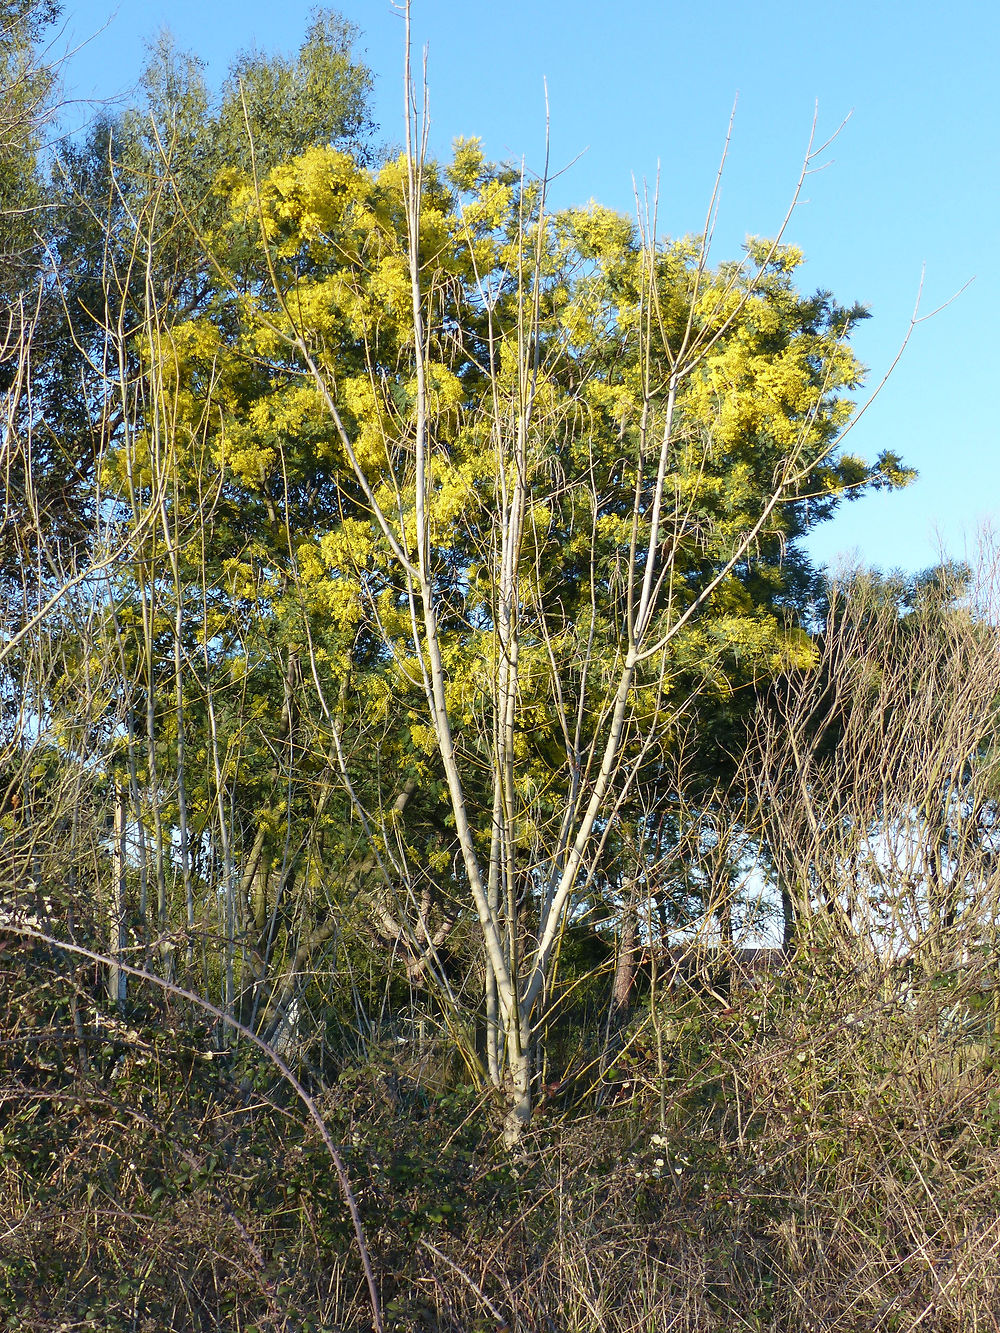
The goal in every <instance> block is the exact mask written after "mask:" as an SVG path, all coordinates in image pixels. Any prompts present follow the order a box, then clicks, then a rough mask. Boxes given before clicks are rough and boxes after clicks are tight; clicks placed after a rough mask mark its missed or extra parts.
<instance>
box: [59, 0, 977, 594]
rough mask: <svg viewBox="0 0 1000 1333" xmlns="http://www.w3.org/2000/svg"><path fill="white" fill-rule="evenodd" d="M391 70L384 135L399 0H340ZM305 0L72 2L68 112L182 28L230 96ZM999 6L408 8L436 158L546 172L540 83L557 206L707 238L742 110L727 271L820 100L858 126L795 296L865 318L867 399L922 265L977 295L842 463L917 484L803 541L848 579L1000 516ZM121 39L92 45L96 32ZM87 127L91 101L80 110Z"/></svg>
mask: <svg viewBox="0 0 1000 1333" xmlns="http://www.w3.org/2000/svg"><path fill="white" fill-rule="evenodd" d="M337 7H338V8H339V9H340V12H341V13H343V14H344V15H345V16H346V17H347V18H349V19H351V20H352V21H353V22H355V23H356V24H357V25H358V27H359V28H360V29H361V38H360V41H359V53H360V54H361V55H362V56H363V57H364V58H365V59H366V61H367V63H368V64H369V65H370V67H371V68H372V70H373V72H374V73H375V75H376V103H375V114H376V118H377V119H378V121H379V123H380V126H381V130H382V135H383V137H384V138H386V139H387V140H390V141H393V140H395V141H398V140H399V138H400V137H401V133H402V91H401V69H402V42H403V23H402V19H401V18H400V17H399V14H398V11H396V10H394V9H393V7H392V6H391V5H390V4H389V3H387V0H343V3H342V4H340V5H339V6H337ZM312 8H313V6H312V5H311V4H310V3H308V2H307V0H282V2H281V3H274V0H268V3H264V2H263V0H241V2H240V3H235V0H199V2H198V3H195V2H194V0H169V2H168V0H145V2H142V0H119V3H118V6H117V10H115V9H114V7H113V4H112V2H111V0H75V2H74V0H66V21H67V27H66V33H65V35H64V38H63V41H64V42H66V41H68V42H69V43H70V44H71V45H74V44H75V43H77V42H80V41H82V40H84V39H85V38H88V37H91V36H92V35H93V34H95V33H96V34H97V35H96V36H93V37H92V40H91V41H89V42H88V43H87V44H86V46H84V48H83V49H82V50H80V51H78V52H77V53H76V54H75V55H74V56H72V58H71V59H70V60H69V61H68V62H67V65H66V70H65V82H66V86H67V92H68V93H69V94H71V95H74V96H77V97H82V98H87V97H96V98H106V97H111V96H114V95H117V94H124V93H127V91H128V89H129V87H130V86H131V85H132V84H133V83H134V82H135V80H136V78H137V75H138V71H139V69H140V67H141V64H142V60H143V42H144V41H145V40H147V39H149V38H151V37H153V36H155V35H156V33H157V32H158V31H159V29H160V28H161V27H164V26H167V27H169V28H170V29H171V30H172V32H173V33H174V35H175V37H176V39H177V41H178V43H179V44H180V45H181V46H182V47H184V48H186V49H190V50H193V51H195V52H197V53H198V54H200V55H201V56H202V57H203V58H204V59H205V60H206V62H207V65H208V74H209V77H210V79H211V80H213V81H216V80H221V78H222V77H223V75H224V74H225V71H226V68H227V66H228V63H229V61H230V60H231V58H232V57H233V56H234V55H235V54H236V53H237V52H238V51H240V50H242V49H245V48H248V47H257V48H260V49H263V50H283V51H286V52H291V51H293V50H294V49H295V48H296V47H297V45H298V44H299V42H300V40H301V37H302V35H303V33H304V30H305V27H306V23H307V20H308V14H309V11H310V10H311V9H312ZM998 15H1000V10H997V9H996V8H995V7H994V6H993V5H992V4H989V3H986V0H954V3H951V4H949V5H942V4H940V3H930V0H908V3H902V2H900V3H888V2H887V0H868V3H861V2H860V0H841V3H839V4H837V5H815V6H814V5H807V4H803V3H801V0H800V2H799V3H791V0H788V2H787V3H782V2H781V0H757V3H756V4H752V5H747V4H746V3H735V2H734V0H716V2H715V3H714V4H712V5H710V6H707V7H706V8H705V9H704V10H703V11H702V12H701V14H699V13H697V12H696V9H695V7H694V6H692V5H691V4H690V3H684V4H681V3H678V0H631V3H624V4H607V3H605V4H596V3H592V2H591V0H535V3H530V2H529V0H508V3H506V4H503V5H501V4H499V3H496V0H490V2H489V3H487V0H464V3H463V2H462V0H414V6H413V22H414V36H415V40H416V42H417V44H418V45H423V44H424V43H426V44H427V46H428V50H429V57H428V58H429V66H428V69H429V83H430V96H431V118H432V135H431V138H432V147H433V148H434V149H435V150H436V151H438V152H440V153H445V152H447V150H448V147H449V145H450V143H451V140H452V138H453V137H454V136H455V135H457V134H466V135H471V134H477V135H480V136H481V137H482V139H483V141H484V145H485V147H486V150H487V151H488V152H489V153H490V154H491V155H493V156H496V157H506V156H512V157H516V158H518V159H520V158H521V157H524V158H526V160H527V162H528V165H529V166H539V165H540V164H541V160H542V155H543V147H544V95H543V80H547V82H548V90H549V102H550V107H551V118H552V148H553V159H554V162H555V164H556V165H557V166H559V165H564V164H568V163H570V162H571V161H572V160H573V159H574V158H576V157H577V155H578V154H581V153H582V154H583V156H582V157H580V159H579V161H577V162H576V163H575V165H573V166H572V167H571V168H570V170H569V171H568V172H567V173H566V174H565V175H564V176H562V177H561V178H560V181H559V183H558V187H557V195H558V198H557V202H560V203H577V202H585V201H586V200H588V199H590V198H596V199H599V200H600V201H601V202H602V203H605V204H608V205H610V206H613V207H617V208H621V209H629V210H631V208H632V207H633V177H635V178H637V179H640V180H641V179H642V178H648V179H650V180H652V179H654V178H655V176H656V174H657V171H658V170H659V174H660V182H661V187H660V189H661V200H662V203H661V209H660V216H661V219H662V225H663V228H664V230H666V231H668V232H670V233H672V234H679V233H683V232H687V231H697V230H699V229H700V227H701V224H702V221H703V218H704V211H705V204H706V200H707V195H708V192H709V190H710V188H711V183H712V179H713V177H714V173H715V169H716V165H717V162H718V158H719V153H720V149H721V146H722V142H723V139H724V135H725V130H726V125H727V122H728V118H729V113H730V108H731V105H732V103H733V100H734V98H736V97H737V96H738V107H737V118H736V128H735V135H734V139H733V146H732V151H731V154H730V159H729V166H728V170H727V174H726V178H725V183H724V186H723V195H722V216H721V222H720V226H719V230H718V233H717V237H718V239H717V241H716V249H715V258H716V259H723V258H726V257H729V256H731V255H733V254H735V253H737V252H738V249H739V246H740V244H741V243H742V241H743V238H744V236H745V235H746V233H748V232H753V233H758V234H772V233H773V232H774V230H775V228H776V227H777V225H778V223H779V221H780V219H781V217H782V215H783V213H784V210H785V207H786V204H787V201H788V198H789V195H790V192H791V189H792V186H793V183H794V180H795V177H796V174H797V171H798V167H799V163H800V161H801V157H802V152H803V149H804V146H805V143H806V140H807V137H808V132H809V127H810V123H811V120H812V116H813V108H814V104H815V103H816V102H818V103H819V114H820V122H819V123H820V131H821V133H822V134H824V135H825V134H829V133H831V132H832V131H833V130H834V129H836V127H837V126H838V124H839V123H840V122H841V120H842V119H843V118H844V117H845V116H846V115H847V114H848V113H852V114H851V119H850V121H849V122H848V124H847V126H846V127H845V129H844V130H843V132H842V134H841V135H840V137H839V138H838V140H837V142H836V144H835V145H834V147H833V148H832V150H831V151H830V153H829V155H828V156H829V158H830V159H831V162H830V165H829V166H828V167H827V168H826V170H824V171H823V172H821V173H819V174H817V175H814V176H813V177H812V178H811V180H810V181H809V183H808V187H807V190H806V192H805V196H806V200H807V202H805V203H804V204H803V205H802V206H801V207H800V208H799V210H798V211H797V213H796V215H795V217H794V219H793V221H792V225H791V227H790V230H789V232H788V239H789V240H791V241H794V242H795V243H797V244H799V245H801V246H802V248H803V249H804V250H805V253H806V257H807V260H808V263H807V265H806V267H805V268H804V269H803V270H802V271H801V272H802V279H801V281H802V283H803V285H805V286H809V287H810V288H815V287H824V288H829V289H830V290H832V291H833V292H834V293H835V294H836V295H837V296H838V297H839V298H840V299H841V300H842V301H844V302H847V301H853V300H858V301H861V302H863V303H865V304H866V305H868V306H869V307H870V308H871V310H872V314H873V318H872V319H871V320H870V321H869V322H868V324H867V325H866V326H865V327H864V328H863V329H862V330H861V331H860V333H859V335H858V337H857V339H856V341H855V346H856V348H857V350H858V351H859V354H860V355H861V357H862V359H863V360H864V361H865V362H866V363H867V364H868V365H869V366H870V367H871V377H870V378H871V382H872V383H875V382H877V380H878V379H879V378H881V375H882V374H883V373H884V371H885V370H886V369H887V368H888V366H889V364H890V362H891V361H892V359H893V357H894V355H895V353H896V350H897V349H898V346H899V344H900V342H901V341H902V339H903V337H904V335H905V333H906V330H907V326H908V323H909V319H910V314H911V312H912V308H913V304H914V300H915V297H916V294H917V289H918V286H919V282H920V276H921V270H922V269H923V268H924V266H926V277H925V281H924V295H923V308H924V309H925V310H927V311H929V310H931V309H932V308H934V307H935V306H937V305H939V304H940V303H941V302H943V301H945V300H947V299H948V298H949V297H950V296H951V295H952V294H953V293H954V292H955V291H956V290H957V289H958V288H960V287H961V286H962V284H963V283H965V282H966V281H967V280H969V279H970V278H974V279H975V281H974V282H973V283H972V285H971V287H970V288H969V289H968V290H967V291H966V292H965V293H964V294H963V295H962V296H961V297H959V298H958V300H957V301H956V302H955V303H954V304H952V305H951V306H950V307H949V308H948V309H946V310H944V311H942V312H941V313H940V314H938V315H937V316H936V317H935V318H934V319H932V320H930V321H928V322H927V323H926V324H924V325H922V326H921V327H920V328H918V329H917V330H916V332H915V334H914V336H913V339H912V341H911V344H910V346H909V348H908V349H907V351H906V353H905V355H904V358H903V360H902V362H901V364H900V366H899V367H898V368H897V370H896V371H895V372H894V374H893V376H892V378H891V380H890V382H889V384H888V385H887V387H886V388H885V389H884V390H883V392H882V394H881V396H880V397H879V399H878V400H877V402H876V403H875V404H874V406H873V407H872V408H871V409H870V411H869V412H868V414H867V415H866V417H865V418H864V420H863V421H862V422H861V423H860V424H859V426H858V428H857V430H856V431H855V432H854V434H853V436H852V438H851V448H852V449H853V450H855V451H856V452H859V453H862V454H864V455H867V456H871V455H873V454H875V453H876V452H878V451H879V450H880V449H882V448H892V449H896V450H898V451H899V452H900V453H901V454H902V455H903V457H904V458H905V459H906V461H907V462H908V463H910V464H911V465H913V466H914V467H916V468H918V469H919V472H920V478H919V480H918V481H917V482H915V483H914V484H913V485H912V486H911V487H910V488H909V490H908V491H906V492H904V493H902V494H896V495H890V496H884V497H883V496H874V497H871V498H867V499H864V500H861V501H859V502H857V503H855V504H851V505H849V506H845V507H844V509H843V510H842V511H841V514H840V515H839V516H838V518H837V519H836V520H835V521H834V522H833V523H831V524H828V525H826V527H824V528H823V529H821V530H820V531H819V532H818V533H817V534H816V536H815V537H814V538H813V540H812V542H811V549H812V551H813V553H814V555H815V556H816V557H817V558H818V559H820V560H824V561H832V562H835V561H836V560H837V559H838V556H839V555H841V554H851V553H857V554H858V555H860V557H861V558H862V559H863V560H864V561H865V562H866V563H871V564H877V565H881V566H882V567H883V568H893V567H902V568H906V569H919V568H922V567H924V566H926V565H928V564H930V563H932V562H933V561H934V560H935V559H936V558H937V555H938V552H939V550H940V548H941V546H942V544H943V546H944V548H945V549H946V551H947V552H948V553H949V554H952V555H958V556H961V555H962V554H963V553H964V552H965V551H966V549H967V547H968V546H969V545H970V544H971V543H972V542H973V541H974V537H975V532H976V529H977V527H978V525H980V524H982V523H983V522H989V521H992V520H995V519H1000V498H998V495H997V487H996V480H995V478H996V469H997V462H998V459H1000V429H998V424H997V423H998V413H997V409H996V406H995V399H996V396H997V393H998V390H1000V383H998V375H997V370H996V363H997V333H996V326H997V315H998V312H1000V278H998V271H997V258H998V254H997V251H998V245H997V242H998V239H1000V238H998V235H997V232H998V222H997V218H998V216H1000V208H998V205H1000V190H998V153H997V149H998V138H1000V135H998V129H1000V113H998V97H997V82H998V80H997V73H998V68H1000V59H998V57H1000V17H998ZM105 24H107V25H108V26H107V27H106V28H105V30H104V31H99V29H101V28H102V26H103V25H105ZM72 114H73V115H74V116H75V118H76V119H77V120H78V121H79V120H82V119H83V118H84V117H85V115H86V108H85V107H76V108H75V109H74V110H73V113H72Z"/></svg>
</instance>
